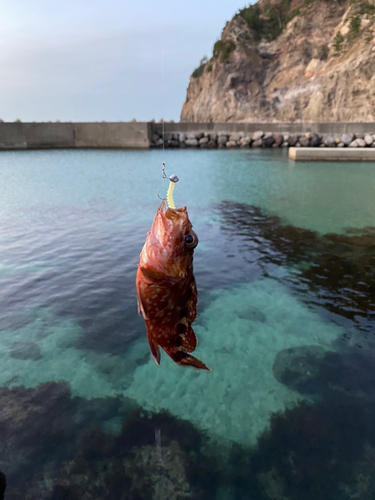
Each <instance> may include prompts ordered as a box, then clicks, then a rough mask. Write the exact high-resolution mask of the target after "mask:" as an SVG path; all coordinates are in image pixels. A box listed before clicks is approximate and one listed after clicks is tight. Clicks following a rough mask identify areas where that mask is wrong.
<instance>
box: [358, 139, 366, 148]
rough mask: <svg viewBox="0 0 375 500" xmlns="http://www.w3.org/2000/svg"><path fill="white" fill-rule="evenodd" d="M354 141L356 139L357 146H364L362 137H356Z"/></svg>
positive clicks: (364, 142)
mask: <svg viewBox="0 0 375 500" xmlns="http://www.w3.org/2000/svg"><path fill="white" fill-rule="evenodd" d="M356 141H357V144H358V147H359V148H365V147H366V141H365V140H364V139H360V138H358V139H356Z"/></svg>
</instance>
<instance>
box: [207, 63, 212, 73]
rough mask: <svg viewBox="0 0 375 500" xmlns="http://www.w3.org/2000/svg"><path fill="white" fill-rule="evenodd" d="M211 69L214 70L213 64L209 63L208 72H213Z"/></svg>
mask: <svg viewBox="0 0 375 500" xmlns="http://www.w3.org/2000/svg"><path fill="white" fill-rule="evenodd" d="M211 71H212V64H209V65H208V66H207V73H211Z"/></svg>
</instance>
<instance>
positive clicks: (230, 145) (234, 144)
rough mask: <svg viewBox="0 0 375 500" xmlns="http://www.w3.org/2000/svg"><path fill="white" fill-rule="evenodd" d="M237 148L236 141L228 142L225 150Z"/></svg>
mask: <svg viewBox="0 0 375 500" xmlns="http://www.w3.org/2000/svg"><path fill="white" fill-rule="evenodd" d="M237 146H238V144H237V141H230V140H229V141H228V142H227V148H236V147H237Z"/></svg>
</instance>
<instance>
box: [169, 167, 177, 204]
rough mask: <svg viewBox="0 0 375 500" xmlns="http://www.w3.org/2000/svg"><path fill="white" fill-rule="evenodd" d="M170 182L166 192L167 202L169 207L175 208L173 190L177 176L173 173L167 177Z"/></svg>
mask: <svg viewBox="0 0 375 500" xmlns="http://www.w3.org/2000/svg"><path fill="white" fill-rule="evenodd" d="M169 180H170V183H169V188H168V192H167V203H168V207H169V208H176V206H175V204H174V200H173V190H174V186H175V184H176V182H178V177H177V175H175V174H173V175H171V176H170V177H169Z"/></svg>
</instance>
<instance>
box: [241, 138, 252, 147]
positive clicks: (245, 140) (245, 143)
mask: <svg viewBox="0 0 375 500" xmlns="http://www.w3.org/2000/svg"><path fill="white" fill-rule="evenodd" d="M250 142H251V137H242V139H241V140H240V146H241V148H246V147H248V146H249V145H250Z"/></svg>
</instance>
